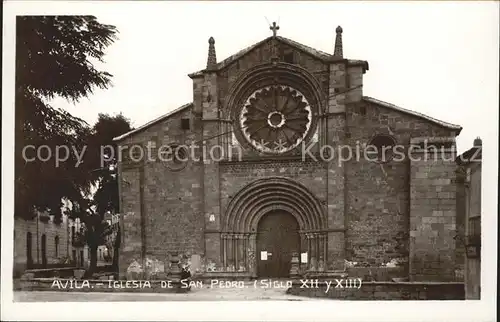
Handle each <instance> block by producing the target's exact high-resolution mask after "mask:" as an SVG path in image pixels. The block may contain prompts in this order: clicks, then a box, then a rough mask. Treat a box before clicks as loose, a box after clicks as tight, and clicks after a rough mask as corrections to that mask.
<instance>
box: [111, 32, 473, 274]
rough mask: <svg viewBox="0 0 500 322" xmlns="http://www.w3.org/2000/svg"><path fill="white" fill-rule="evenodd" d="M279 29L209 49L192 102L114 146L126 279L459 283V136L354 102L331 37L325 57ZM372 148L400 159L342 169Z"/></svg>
mask: <svg viewBox="0 0 500 322" xmlns="http://www.w3.org/2000/svg"><path fill="white" fill-rule="evenodd" d="M277 29H278V27H277V26H276V25H274V26H272V27H271V30H272V34H271V35H270V37H268V38H266V39H263V40H262V41H260V42H258V43H256V44H253V45H251V46H249V47H247V48H245V49H243V50H241V51H239V52H238V53H236V54H234V55H232V56H231V57H229V58H227V59H225V60H222V61H217V58H216V45H215V41H214V39H213V38H210V39H209V40H208V59H207V65H206V68H205V69H203V70H200V71H197V72H193V73H191V74H189V77H190V78H191V79H192V81H193V101H192V102H191V103H188V104H186V105H183V106H181V107H179V108H177V109H175V110H173V111H171V112H169V113H167V114H165V115H164V116H162V117H160V118H158V119H156V120H153V121H151V122H149V123H147V124H145V125H144V126H141V127H139V128H136V129H134V130H133V131H131V132H129V133H126V134H124V135H122V136H120V137H117V138H115V141H116V142H117V144H118V146H119V150H120V151H122V153H121V154H120V156H121V157H120V159H121V160H120V163H119V167H118V169H119V171H118V175H119V190H120V197H121V210H120V212H121V214H123V216H122V223H121V227H122V241H121V246H120V247H121V249H120V276H121V278H126V277H127V272H129V271H130V270H132V269H139V271H140V272H143V273H144V275H142V277H143V278H152V276H153V275H154V274H158V273H160V274H163V273H165V274H166V273H168V271H169V269H170V268H169V263H170V260H171V259H172V257H176V258H177V257H179V258H180V260H181V261H182V262H183V263H185V264H187V265H189V267H190V270H191V271H192V273H193V274H195V275H199V276H202V277H218V278H220V277H227V278H237V279H248V278H261V277H262V278H264V277H276V278H279V277H290V276H320V277H321V276H324V277H328V276H339V274H343V275H344V276H345V274H348V275H349V276H355V277H359V274H365V273H366V272H367V271H369V272H370V275H372V277H373V279H374V280H384V279H387V278H392V277H399V278H401V279H403V280H409V281H454V280H456V279H457V278H458V277H457V276H458V275H459V273H457V272H460V270H461V267H463V263H461V260H460V258H459V256H458V255H457V253H458V252H457V249H458V248H459V247H460V246H459V245H458V244H457V242H456V239H455V237H456V227H455V225H456V186H455V171H456V164H455V157H456V152H455V137H456V136H457V135H459V133H460V131H461V129H462V128H461V127H460V126H458V125H454V124H450V123H447V122H444V121H440V120H437V119H434V118H432V117H430V116H427V115H423V114H420V113H418V112H414V111H410V110H407V109H404V108H402V107H398V106H395V105H393V104H390V103H387V102H384V101H381V100H378V99H375V98H371V97H367V96H364V95H363V86H362V85H363V77H364V75H365V74H366V72H367V71H368V62H367V61H364V60H356V59H348V58H346V57H344V56H343V49H342V28H341V27H338V28H337V29H336V30H335V37H334V38H335V41H334V43H332V45H333V46H332V47H333V51H332V53H327V52H323V51H320V50H317V49H314V48H311V47H308V46H306V45H303V44H300V43H298V42H296V41H294V40H291V39H288V38H285V37H282V36H280V35H278V34H277ZM332 36H333V35H332ZM332 38H333V37H332ZM388 63H390V62H388ZM193 146H196V147H198V148H192V147H193ZM366 146H375V147H377V148H386V147H387V148H394V147H400V148H401V151H400V152H401V153H400V154H401V155H402V156H403V157H402V158H399V159H397V158H396V157H397V156H398V155H397V154H396V153H395V152H394V153H392V154H391V153H389V154H388V156H387V157H386V155H385V154H384V155H382V154H381V153H380V152H379V151H378V150H377V151H378V152H377V153H376V155H375V156H374V157H373V158H369V159H368V158H365V157H363V155H361V157H359V156H358V157H357V158H356V157H355V156H354V157H349V154H350V153H352V154H356V153H355V151H356V150H363V148H364V147H366ZM141 149H143V150H141ZM148 149H149V150H150V152H151V151H152V153H151V155H152V156H153V157H152V158H145V157H141V156H142V155H143V154H144V153H143V152H144V151H147V150H148ZM429 150H433V151H434V150H439V151H440V152H441V153H437V154H435V155H434V156H433V157H432V158H425V157H424V156H426V155H427V154H428V152H429ZM141 151H142V152H141ZM165 151H167V152H168V151H170V152H168V153H170V154H171V155H172V157H171V158H167V160H165V159H164V158H159V157H155V156H161V155H164V152H165ZM172 151H175V153H173V152H172ZM207 151H208V152H211V153H208V152H207ZM339 151H340V153H338V152H339ZM390 151H396V150H395V149H392V150H390ZM236 154H237V157H235V155H236ZM461 265H462V266H461ZM365 275H366V274H365Z"/></svg>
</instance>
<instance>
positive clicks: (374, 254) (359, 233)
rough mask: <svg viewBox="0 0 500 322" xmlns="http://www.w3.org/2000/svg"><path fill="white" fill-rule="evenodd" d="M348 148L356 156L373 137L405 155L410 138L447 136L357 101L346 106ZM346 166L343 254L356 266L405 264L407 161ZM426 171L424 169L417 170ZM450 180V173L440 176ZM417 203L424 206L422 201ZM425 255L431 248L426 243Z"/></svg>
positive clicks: (422, 122) (432, 127) (413, 119)
mask: <svg viewBox="0 0 500 322" xmlns="http://www.w3.org/2000/svg"><path fill="white" fill-rule="evenodd" d="M347 123H348V136H349V139H347V140H346V142H347V144H348V145H349V146H351V148H352V149H353V151H354V150H355V147H356V146H357V145H359V146H360V147H361V151H362V148H363V146H364V145H366V144H369V141H370V139H371V138H372V137H373V136H374V135H375V134H389V135H392V136H393V137H394V138H395V139H396V142H397V144H398V145H402V146H404V150H406V149H407V148H408V146H409V144H410V138H411V137H420V136H450V135H452V133H451V132H450V131H449V130H447V129H444V128H442V127H439V126H437V125H433V124H432V123H429V122H428V121H426V120H422V119H420V118H417V117H413V116H409V115H405V114H402V113H399V112H397V111H394V110H392V109H388V108H385V107H383V106H380V105H376V104H372V103H370V102H366V101H362V102H360V103H358V104H349V105H348V106H347ZM345 166H346V167H347V179H346V180H347V199H346V203H347V213H346V225H347V237H346V238H347V243H346V248H347V255H346V259H347V260H348V261H352V262H357V263H358V265H361V266H382V265H385V264H386V263H388V262H391V260H397V261H399V262H402V264H403V265H404V266H406V267H407V265H405V264H406V263H407V261H408V254H409V249H408V238H409V236H408V231H409V227H410V175H409V171H410V162H409V160H408V159H407V158H405V160H404V161H399V162H398V161H395V160H393V161H390V162H388V163H385V164H380V163H377V162H374V161H369V160H365V158H364V157H363V155H361V157H360V159H359V161H357V160H355V159H354V160H352V161H349V162H346V163H345ZM422 171H425V168H423V169H422ZM444 175H451V174H444ZM421 202H422V203H426V202H427V201H426V200H425V199H422V201H421ZM426 247H427V249H428V250H429V251H432V248H431V247H430V245H429V244H428V243H427V245H426Z"/></svg>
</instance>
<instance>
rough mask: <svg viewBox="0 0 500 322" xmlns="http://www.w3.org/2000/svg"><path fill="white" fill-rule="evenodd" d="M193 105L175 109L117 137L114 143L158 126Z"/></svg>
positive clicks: (189, 104)
mask: <svg viewBox="0 0 500 322" xmlns="http://www.w3.org/2000/svg"><path fill="white" fill-rule="evenodd" d="M192 105H193V102H190V103H187V104H184V105H181V106H179V107H177V108H175V109H173V110H172V111H170V112H167V113H166V114H163V115H162V116H159V117H157V118H155V119H154V120H151V121H149V122H147V123H145V124H143V125H141V126H139V127H138V128H136V129H133V130H131V131H129V132H127V133H124V134H122V135H120V136H117V137H115V138H113V141H121V140H123V139H125V138H126V137H129V136H130V135H132V134H135V133H137V132H140V131H142V130H144V129H146V128H148V127H150V126H152V125H154V124H156V123H158V122H160V121H162V120H164V119H166V118H167V117H170V116H172V115H174V114H175V113H178V112H180V111H182V110H184V109H186V108H188V107H190V106H192Z"/></svg>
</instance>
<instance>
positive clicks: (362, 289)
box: [287, 281, 465, 300]
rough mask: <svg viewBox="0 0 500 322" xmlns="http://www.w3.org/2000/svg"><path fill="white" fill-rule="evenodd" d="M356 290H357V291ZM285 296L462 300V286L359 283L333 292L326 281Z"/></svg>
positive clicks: (299, 286) (292, 290)
mask: <svg viewBox="0 0 500 322" xmlns="http://www.w3.org/2000/svg"><path fill="white" fill-rule="evenodd" d="M358 287H359V288H358ZM287 294H291V295H298V296H307V297H324V298H332V299H342V300H464V299H465V292H464V284H463V283H454V282H449V283H448V282H443V283H440V282H418V283H415V282H399V283H396V282H362V283H361V286H359V283H358V284H357V286H356V287H352V288H345V287H344V288H340V287H338V288H336V282H335V281H333V283H332V284H331V285H330V288H329V289H328V287H327V284H326V283H325V281H320V282H319V283H318V285H317V286H314V287H308V288H307V287H304V286H303V285H302V283H300V282H294V283H293V284H292V287H291V288H289V289H288V290H287Z"/></svg>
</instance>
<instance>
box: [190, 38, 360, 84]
mask: <svg viewBox="0 0 500 322" xmlns="http://www.w3.org/2000/svg"><path fill="white" fill-rule="evenodd" d="M273 38H274V37H273V36H270V37H267V38H265V39H263V40H261V41H259V42H257V43H255V44H253V45H251V46H248V47H246V48H244V49H242V50H240V51H239V52H237V53H236V54H234V55H232V56H229V57H228V58H226V59H224V60H223V61H221V62H219V63H217V65H216V66H215V68H214V70H221V69H224V68H225V67H227V66H228V65H230V64H231V63H232V62H234V61H237V60H238V59H240V58H241V57H243V56H244V55H246V54H247V53H249V52H250V51H252V50H253V49H255V48H257V47H259V46H260V45H262V44H263V43H265V42H267V41H269V40H271V39H273ZM276 39H277V40H278V41H280V42H282V43H284V44H286V45H289V46H290V47H293V48H295V49H297V50H299V51H301V52H304V53H306V54H309V55H311V56H313V57H314V58H317V59H319V60H321V61H325V62H327V61H335V60H337V61H342V60H344V58H339V57H335V56H333V55H331V54H328V53H326V52H324V51H321V50H318V49H314V48H312V47H309V46H306V45H303V44H301V43H298V42H296V41H294V40H291V39H288V38H285V37H282V36H276ZM347 62H348V63H349V64H350V65H361V66H363V68H364V70H365V71H366V70H368V62H367V61H364V60H352V59H347ZM205 71H206V69H202V70H199V71H197V72H194V73H191V74H188V76H189V77H196V76H200V75H203V72H205Z"/></svg>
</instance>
